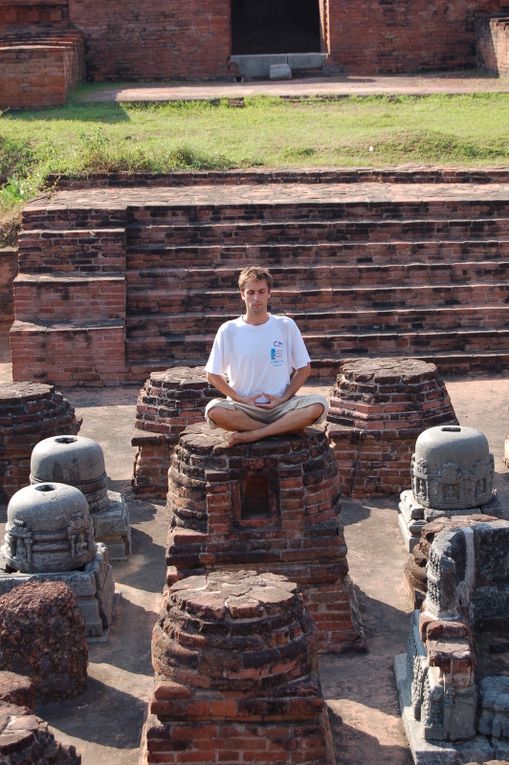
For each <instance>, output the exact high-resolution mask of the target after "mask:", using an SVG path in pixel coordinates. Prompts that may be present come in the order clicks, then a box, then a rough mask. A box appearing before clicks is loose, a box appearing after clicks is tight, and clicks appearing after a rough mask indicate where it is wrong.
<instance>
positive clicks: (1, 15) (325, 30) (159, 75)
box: [0, 0, 508, 106]
mask: <svg viewBox="0 0 509 765" xmlns="http://www.w3.org/2000/svg"><path fill="white" fill-rule="evenodd" d="M320 8H321V30H322V32H321V33H322V38H323V47H324V50H326V51H327V52H328V53H329V58H328V61H327V63H328V65H329V67H330V68H332V69H334V68H335V67H339V68H340V69H344V70H346V71H347V72H351V73H353V72H355V73H376V72H405V71H406V72H408V71H419V70H437V69H455V68H465V67H472V66H474V65H475V58H476V54H475V42H476V34H475V30H474V26H475V16H476V14H479V13H496V12H497V11H498V10H499V2H498V0H463V1H460V0H430V1H429V2H428V0H364V2H362V3H359V2H356V0H330V1H329V3H326V2H325V0H321V2H320ZM327 9H328V12H327ZM230 15H231V11H230V2H229V0H217V2H214V3H212V2H211V0H190V2H188V3H187V4H180V3H177V2H176V1H175V0H168V1H167V2H160V0H140V1H139V2H134V0H127V1H126V2H124V1H123V0H109V2H108V3H97V2H95V0H68V3H67V0H62V1H60V0H51V1H50V2H45V3H41V2H34V1H31V0H0V35H2V37H5V34H2V32H3V33H6V32H8V31H10V30H11V31H12V29H13V28H14V27H15V26H16V25H18V27H19V25H31V26H32V27H37V26H38V25H45V24H46V25H47V24H51V25H54V26H55V27H58V26H59V25H62V24H64V23H69V22H70V23H71V24H73V26H75V27H77V28H78V29H80V30H81V31H82V32H83V34H84V36H85V39H86V46H87V76H88V77H89V78H90V79H93V80H122V79H123V80H143V79H151V80H154V79H155V80H162V79H187V80H193V79H200V78H218V77H226V76H228V70H227V67H226V60H227V58H228V56H229V55H230V53H231V18H230ZM488 27H489V29H487V31H486V35H481V37H480V38H478V39H479V40H480V46H481V49H482V50H481V52H480V54H479V57H478V60H479V61H480V62H481V63H482V64H483V63H484V61H486V62H487V66H488V68H489V69H490V71H500V72H501V73H504V72H507V68H505V69H504V68H503V67H507V60H508V56H507V44H506V43H504V34H505V31H504V22H503V21H501V20H500V19H498V20H497V19H494V20H492V22H491V23H489V24H488ZM25 31H26V30H25ZM32 33H33V28H32ZM490 51H491V52H490ZM488 53H489V54H490V55H488ZM39 55H41V53H40V52H39ZM44 55H45V56H46V58H47V59H48V61H49V62H50V69H49V75H50V76H49V77H48V76H43V78H42V79H41V78H39V80H38V82H37V84H36V83H34V84H32V82H31V81H32V78H36V79H37V72H38V70H40V69H41V66H40V59H39V58H38V55H37V53H36V52H35V51H33V50H31V51H30V54H28V53H27V52H23V55H21V53H20V54H19V56H15V57H14V58H13V57H12V54H11V56H7V54H5V53H3V54H2V56H3V57H2V59H0V71H3V72H5V73H8V76H7V75H4V76H5V81H6V86H4V87H3V89H5V88H6V87H7V86H8V87H9V88H10V89H11V90H12V88H13V86H12V84H10V82H9V81H10V80H11V76H12V77H13V78H14V80H16V81H18V82H20V83H21V82H23V84H24V91H23V92H24V93H26V95H25V96H24V100H22V101H21V102H20V103H19V105H20V106H26V105H39V104H42V103H44V104H46V105H51V104H54V103H61V102H62V101H61V98H62V92H64V97H65V91H63V90H62V86H61V85H58V84H57V79H58V78H57V77H56V75H54V73H53V72H52V67H53V66H54V65H55V64H54V63H53V64H52V63H51V62H56V61H58V60H59V61H60V62H61V63H60V64H59V65H58V66H57V68H59V70H60V71H61V70H62V69H70V70H71V69H76V65H75V59H73V55H74V56H76V52H75V53H74V54H72V53H71V50H70V49H69V50H67V52H66V53H64V52H62V51H60V52H58V51H53V52H51V51H50V49H49V48H48V49H47V50H45V54H44ZM494 55H495V57H496V59H497V61H496V62H495V63H496V64H497V65H498V67H499V69H498V70H497V69H496V68H493V66H492V65H493V61H492V59H493V56H494ZM504 62H505V63H504ZM500 67H502V68H500ZM77 68H79V66H78V67H77ZM66 76H67V75H66ZM51 83H52V84H51ZM2 84H3V83H2ZM67 87H68V86H67ZM41 88H42V90H41ZM48 88H49V93H48V95H47V96H45V93H46V91H47V89H48ZM38 91H40V95H38ZM7 92H9V91H7ZM14 93H15V91H14ZM56 94H58V95H56ZM37 99H38V100H37ZM43 99H45V100H43ZM59 99H60V100H59ZM16 105H18V104H16ZM0 106H1V102H0Z"/></svg>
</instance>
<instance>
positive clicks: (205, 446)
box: [166, 424, 364, 652]
mask: <svg viewBox="0 0 509 765" xmlns="http://www.w3.org/2000/svg"><path fill="white" fill-rule="evenodd" d="M168 485H169V488H168V509H169V511H170V513H171V516H172V519H171V525H170V533H169V537H168V547H167V556H166V560H167V564H168V573H167V581H168V583H169V584H173V583H174V582H175V581H176V580H177V579H181V578H183V577H186V576H190V575H192V574H197V573H199V574H205V573H207V572H210V571H213V570H215V569H221V570H224V569H229V570H238V569H241V568H243V567H245V566H249V567H250V568H253V569H256V570H257V571H259V572H267V571H271V572H274V573H277V574H282V575H284V576H287V577H289V578H290V579H292V580H293V581H296V582H297V583H298V584H299V586H300V587H301V588H302V591H303V595H304V602H305V604H306V607H307V609H308V610H309V612H310V615H311V617H312V618H313V620H314V622H315V624H316V626H317V628H318V640H319V647H320V650H321V651H334V652H340V651H343V650H345V649H349V648H363V647H364V636H363V631H362V627H361V625H360V621H359V617H358V606H357V601H356V596H355V593H354V591H353V588H352V583H351V581H350V578H349V576H348V563H347V559H346V544H345V540H344V536H343V528H342V525H341V523H340V519H339V512H340V504H339V494H338V484H337V466H336V463H335V460H334V456H333V454H332V451H331V449H330V448H329V446H328V444H327V440H326V438H325V434H324V432H323V431H322V430H321V429H320V428H315V427H313V428H307V429H306V430H305V431H304V433H302V434H299V435H293V436H285V437H274V438H270V439H266V440H264V441H259V442H257V443H252V444H238V445H237V446H235V447H232V448H230V447H228V443H227V437H226V436H225V432H224V431H223V430H219V429H216V430H211V429H210V428H209V426H208V425H205V424H203V425H191V426H190V427H189V428H187V429H186V430H185V431H184V432H183V434H182V435H181V437H180V441H179V444H178V446H177V447H176V448H175V452H174V455H173V461H172V466H171V468H170V472H169V480H168Z"/></svg>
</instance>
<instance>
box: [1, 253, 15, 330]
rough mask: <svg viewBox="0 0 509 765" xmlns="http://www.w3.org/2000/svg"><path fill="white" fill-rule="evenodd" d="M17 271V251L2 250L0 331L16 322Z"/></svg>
mask: <svg viewBox="0 0 509 765" xmlns="http://www.w3.org/2000/svg"><path fill="white" fill-rule="evenodd" d="M17 271H18V258H17V252H16V250H14V249H11V248H5V249H0V331H5V330H7V329H8V328H9V327H10V325H11V324H12V322H13V321H14V306H13V299H12V283H13V281H14V277H15V276H16V274H17Z"/></svg>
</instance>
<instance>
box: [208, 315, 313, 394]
mask: <svg viewBox="0 0 509 765" xmlns="http://www.w3.org/2000/svg"><path fill="white" fill-rule="evenodd" d="M309 361H310V359H309V354H308V352H307V349H306V346H305V345H304V340H303V339H302V335H301V334H300V331H299V328H298V327H297V325H296V324H295V322H294V321H293V319H290V318H288V317H287V316H272V315H270V316H269V318H268V319H267V321H266V322H264V323H263V324H258V325H253V324H247V323H246V322H245V321H244V319H243V318H242V316H239V318H238V319H233V320H231V321H227V322H225V323H224V324H222V325H221V326H220V327H219V329H218V331H217V334H216V337H215V340H214V344H213V346H212V351H211V352H210V356H209V360H208V361H207V364H206V365H205V371H206V372H210V373H211V374H214V375H226V376H227V377H228V383H229V385H230V386H231V387H232V388H233V389H234V390H235V391H236V392H237V393H238V394H239V395H240V396H253V395H254V394H256V393H270V394H271V396H282V395H283V393H284V392H285V390H286V388H287V387H288V383H289V382H290V376H291V373H292V371H293V370H294V369H301V368H302V367H305V366H306V364H308V363H309Z"/></svg>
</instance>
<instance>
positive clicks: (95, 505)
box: [30, 435, 131, 560]
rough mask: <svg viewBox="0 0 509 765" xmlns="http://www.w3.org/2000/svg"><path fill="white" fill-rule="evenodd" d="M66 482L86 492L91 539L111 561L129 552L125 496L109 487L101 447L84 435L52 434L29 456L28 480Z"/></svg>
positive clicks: (123, 557) (124, 556)
mask: <svg viewBox="0 0 509 765" xmlns="http://www.w3.org/2000/svg"><path fill="white" fill-rule="evenodd" d="M53 481H57V482H58V483H65V484H68V485H69V486H75V487H76V488H77V489H79V490H80V491H81V492H83V494H84V495H85V497H86V499H87V502H88V507H89V510H90V517H91V519H92V523H93V525H94V538H95V540H96V542H102V543H103V544H104V545H106V547H107V548H108V555H109V558H110V559H111V560H125V559H126V557H127V556H128V555H129V553H130V552H131V527H130V525H129V513H128V510H127V505H126V503H125V501H124V498H123V497H122V495H121V494H120V492H118V491H111V490H109V489H108V477H107V475H106V468H105V465H104V455H103V450H102V449H101V447H100V446H99V444H98V443H97V442H96V441H93V440H92V439H91V438H85V437H83V436H75V435H64V436H52V437H51V438H46V439H44V441H40V442H39V443H38V444H37V445H36V446H35V447H34V450H33V451H32V456H31V459H30V483H32V484H38V483H51V482H53Z"/></svg>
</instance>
